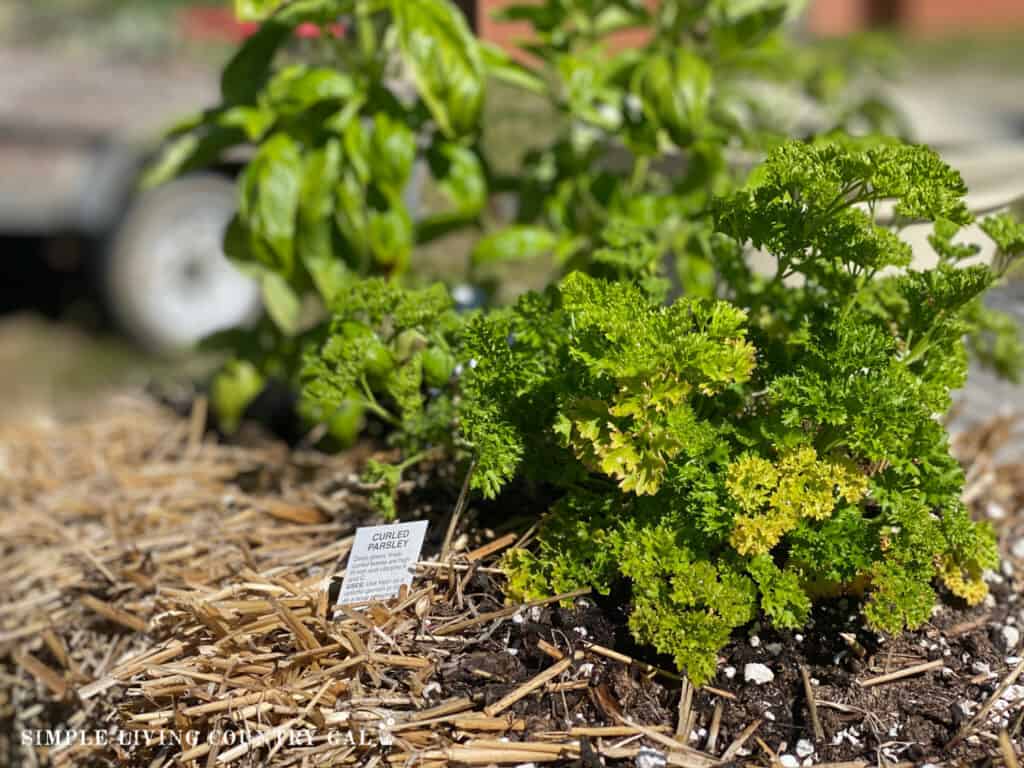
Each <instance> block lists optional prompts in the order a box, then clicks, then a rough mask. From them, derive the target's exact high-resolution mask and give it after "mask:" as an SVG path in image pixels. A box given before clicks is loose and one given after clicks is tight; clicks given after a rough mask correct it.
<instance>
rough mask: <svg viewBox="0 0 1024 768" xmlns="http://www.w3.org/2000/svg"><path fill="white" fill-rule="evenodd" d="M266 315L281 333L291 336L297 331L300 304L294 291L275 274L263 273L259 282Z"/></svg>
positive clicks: (300, 309)
mask: <svg viewBox="0 0 1024 768" xmlns="http://www.w3.org/2000/svg"><path fill="white" fill-rule="evenodd" d="M260 286H261V288H262V289H263V304H264V306H265V307H266V308H267V314H268V315H270V319H271V320H273V321H274V324H275V325H277V327H278V328H280V329H281V330H282V331H284V332H285V333H286V334H288V335H292V334H294V333H296V332H297V331H298V330H299V320H300V316H301V312H302V304H301V302H300V301H299V297H298V296H296V295H295V291H293V290H292V288H291V286H290V285H288V281H287V280H285V279H284V278H283V277H281V275H279V274H278V273H277V272H269V271H268V272H264V273H263V276H262V278H261V280H260Z"/></svg>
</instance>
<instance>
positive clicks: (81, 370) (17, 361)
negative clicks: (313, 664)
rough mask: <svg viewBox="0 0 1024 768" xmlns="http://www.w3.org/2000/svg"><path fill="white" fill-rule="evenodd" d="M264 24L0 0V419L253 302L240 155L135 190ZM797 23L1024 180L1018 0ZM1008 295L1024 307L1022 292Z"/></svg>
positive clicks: (982, 193) (1001, 182)
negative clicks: (226, 252) (890, 58)
mask: <svg viewBox="0 0 1024 768" xmlns="http://www.w3.org/2000/svg"><path fill="white" fill-rule="evenodd" d="M458 4H459V6H460V7H461V8H462V9H463V11H464V12H465V13H466V15H467V17H468V18H469V19H470V21H471V23H472V24H473V26H474V28H475V29H476V30H477V31H478V33H479V34H480V35H482V36H483V37H485V38H487V39H489V40H492V41H494V42H497V43H499V44H506V45H508V44H510V43H511V42H512V41H515V40H517V39H521V29H519V28H517V27H516V25H514V24H503V23H498V22H496V21H494V20H493V18H492V14H493V12H494V11H496V10H498V9H500V8H501V7H502V6H503V5H506V4H508V0H462V1H460V2H459V3H458ZM253 31H254V30H253V28H252V27H251V25H245V24H239V23H237V22H235V20H234V17H233V14H232V12H231V9H230V3H228V2H223V3H219V4H218V3H215V2H210V1H209V0H207V2H206V3H201V2H198V3H197V2H195V0H191V1H189V0H45V2H39V0H4V2H3V3H2V4H0V248H2V256H0V419H4V418H5V417H7V416H10V415H12V414H19V415H23V414H24V413H25V411H26V410H33V409H39V410H40V411H41V412H52V411H56V412H58V413H67V412H74V411H75V410H76V409H81V408H82V407H83V404H84V403H87V402H89V400H90V399H91V397H92V396H93V395H96V394H99V393H102V392H104V391H107V390H111V389H116V388H119V387H124V386H127V385H138V384H142V383H144V382H146V381H148V380H149V379H151V378H152V377H153V376H154V375H156V376H160V375H161V374H164V373H170V372H172V371H173V372H174V373H175V374H176V375H181V374H183V373H184V374H186V375H189V374H191V373H201V372H202V371H203V370H205V369H207V368H208V367H209V365H210V362H211V361H209V360H207V359H205V358H204V357H203V356H201V355H197V354H195V353H194V352H182V351H181V350H182V349H187V348H188V346H189V345H190V343H191V342H192V341H194V340H195V339H197V338H199V337H201V336H203V335H205V334H207V333H209V332H211V331H213V330H217V329H220V328H223V327H226V326H230V325H232V324H234V323H236V322H238V321H239V320H241V319H244V318H246V317H251V316H253V315H254V314H255V313H257V312H258V311H259V306H258V295H257V291H256V290H255V289H254V288H253V287H252V286H251V285H250V284H249V283H248V282H247V281H246V280H245V279H244V278H242V277H241V276H239V275H238V274H237V273H235V272H234V271H233V270H232V269H231V268H230V266H229V265H227V263H226V262H225V261H224V259H223V257H222V255H221V254H220V250H219V242H220V237H221V234H222V232H223V229H224V226H225V223H226V222H227V220H228V219H229V218H230V216H231V214H232V211H233V208H234V204H235V203H234V176H235V174H236V173H237V170H238V168H239V165H240V163H241V162H242V161H244V158H241V157H240V158H226V159H225V161H224V162H223V163H222V164H221V165H220V166H217V167H215V168H213V169H212V170H211V171H209V172H204V173H202V174H197V175H193V176H189V177H185V178H182V179H180V180H178V181H175V182H173V183H171V184H169V185H167V186H164V187H161V188H158V189H156V190H153V191H149V192H145V193H140V192H139V187H138V180H139V176H140V173H141V172H142V171H143V170H144V168H145V166H146V163H147V162H148V161H149V160H150V159H151V158H152V157H153V155H154V153H155V152H156V151H157V150H158V149H159V146H160V137H161V135H162V134H163V132H164V131H166V130H167V129H168V128H169V127H170V126H171V125H173V124H174V122H175V121H176V120H178V119H180V118H181V117H183V116H185V115H187V114H189V113H194V112H196V111H197V110H199V109H201V108H203V107H205V106H208V105H211V104H212V103H214V102H215V100H216V97H217V73H218V70H219V68H220V66H221V65H222V64H223V62H224V61H225V59H226V58H227V57H228V56H229V55H230V53H231V52H232V50H233V48H234V46H235V45H237V43H238V42H239V41H240V40H242V39H244V37H245V36H246V35H249V34H251V33H252V32H253ZM798 33H799V34H802V35H807V36H816V37H826V38H830V37H844V36H850V35H865V34H868V35H873V36H877V37H878V38H880V39H881V40H883V41H885V42H886V43H887V44H889V45H890V46H891V47H892V49H893V50H894V51H895V52H896V53H897V54H898V57H899V64H898V67H897V69H896V71H897V72H899V76H898V77H894V78H893V80H892V81H891V82H886V83H885V84H884V87H885V89H886V90H887V92H888V95H889V96H890V98H891V99H892V100H893V101H894V103H895V104H896V105H897V106H899V107H900V108H901V109H902V110H903V111H904V112H905V114H906V116H907V119H908V121H909V125H910V129H911V131H912V133H913V135H914V136H915V138H917V139H919V140H922V141H926V142H928V143H930V144H932V145H934V146H936V147H937V148H939V149H940V150H941V151H942V152H943V154H944V155H945V156H946V158H947V160H949V161H950V162H951V163H953V164H954V165H956V166H957V167H959V168H960V169H961V170H962V171H963V173H964V176H965V178H966V179H967V181H968V184H969V186H970V188H971V191H972V203H973V204H974V205H976V206H981V207H985V206H986V205H989V204H991V205H998V204H1001V203H1003V202H1006V201H1008V200H1010V199H1013V198H1015V197H1020V196H1022V195H1024V2H1022V1H1021V0H811V1H810V2H809V3H808V7H807V10H806V13H805V14H804V16H803V18H802V19H801V21H800V27H799V30H798ZM630 42H634V41H631V40H629V39H628V38H627V39H624V41H623V44H630ZM495 94H496V95H495V96H494V98H491V100H490V103H489V104H488V110H490V111H491V112H492V113H494V116H495V117H498V118H500V119H498V120H489V121H487V124H488V125H491V126H493V128H491V129H490V130H493V131H495V132H497V133H499V134H500V135H498V136H496V137H495V138H496V139H497V140H498V141H499V142H506V141H507V142H508V145H509V146H523V147H528V146H529V145H530V144H531V143H536V142H538V141H539V140H542V138H543V137H541V136H539V135H538V134H539V133H542V132H543V129H542V128H539V126H543V124H544V116H543V115H542V114H538V112H537V110H538V109H541V107H540V105H531V104H529V103H523V101H522V99H518V100H516V101H512V100H511V99H503V98H502V92H501V90H500V89H499V90H497V91H496V92H495ZM428 258H429V255H428ZM440 268H441V269H443V262H442V266H441V267H440ZM994 301H996V302H1000V303H1002V304H1003V305H1004V306H1005V307H1006V308H1009V309H1012V310H1013V311H1014V312H1015V313H1016V314H1017V315H1018V317H1021V318H1024V291H1018V290H1016V289H1015V287H1014V286H1011V287H1010V288H1009V289H1003V290H1002V291H1001V292H1000V293H998V294H997V295H996V296H995V298H994ZM171 350H174V351H175V352H174V353H173V354H171V353H170V351H171ZM972 386H975V387H976V391H977V393H978V394H977V395H976V397H975V398H974V400H975V401H977V403H980V405H977V407H978V408H981V409H982V410H985V409H986V408H987V407H988V406H989V405H991V407H992V408H995V407H997V406H998V405H999V404H1002V403H1006V402H1010V401H1015V400H1020V398H1021V392H1020V391H1019V389H1013V388H1011V387H1010V385H1008V384H1005V383H999V382H997V381H995V380H994V379H990V378H987V377H985V376H984V375H981V376H980V377H977V378H976V383H975V384H973V385H972Z"/></svg>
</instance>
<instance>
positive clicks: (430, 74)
mask: <svg viewBox="0 0 1024 768" xmlns="http://www.w3.org/2000/svg"><path fill="white" fill-rule="evenodd" d="M392 13H393V14H394V20H395V25H396V27H397V29H398V44H399V46H400V47H401V50H402V54H403V56H404V58H405V60H406V63H407V65H408V66H409V68H410V70H411V71H412V75H413V79H415V81H416V85H417V86H418V87H419V91H420V95H421V96H422V97H423V101H424V102H425V103H426V105H427V108H428V109H429V110H430V113H431V115H432V116H433V118H434V120H435V121H437V124H438V127H440V129H441V131H442V132H443V133H444V134H445V135H446V136H448V137H450V138H454V137H456V136H461V135H464V134H467V133H470V132H471V131H473V130H474V129H475V128H476V126H477V122H478V120H479V117H480V112H481V109H482V108H483V101H484V67H483V58H482V56H481V54H480V48H479V47H478V44H477V41H476V38H475V37H474V36H473V33H472V32H471V31H470V30H469V27H468V26H466V20H465V19H464V18H463V17H462V14H461V12H460V11H459V10H458V8H456V7H455V5H454V4H451V3H447V2H444V1H443V0H416V1H415V2H409V0H393V3H392Z"/></svg>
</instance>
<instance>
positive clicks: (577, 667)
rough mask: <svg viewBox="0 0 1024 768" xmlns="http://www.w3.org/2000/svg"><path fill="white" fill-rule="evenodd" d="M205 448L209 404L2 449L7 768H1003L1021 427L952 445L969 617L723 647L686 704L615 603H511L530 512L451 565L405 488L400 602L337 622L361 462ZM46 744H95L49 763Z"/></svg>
mask: <svg viewBox="0 0 1024 768" xmlns="http://www.w3.org/2000/svg"><path fill="white" fill-rule="evenodd" d="M204 423H205V415H204V410H203V406H202V404H201V401H200V402H198V403H197V404H196V405H195V406H193V407H192V408H191V411H190V412H189V413H188V414H186V415H185V416H182V415H179V414H175V413H173V412H172V411H171V410H169V409H167V408H163V407H160V406H157V405H155V404H154V403H153V402H152V401H151V400H148V399H144V398H131V399H121V400H118V401H114V402H113V403H112V404H111V405H110V406H109V407H107V408H105V409H100V410H97V411H96V412H95V413H93V414H92V415H91V416H90V417H89V418H88V419H86V420H84V421H81V422H78V423H75V424H59V423H54V422H37V423H31V424H21V425H12V426H8V427H3V428H0V572H2V573H3V574H5V576H4V579H3V581H2V583H0V765H11V766H20V765H59V766H77V765H139V766H141V765H151V766H170V765H187V766H219V765H239V766H257V765H272V766H290V765H295V766H300V765H302V766H305V765H309V766H313V765H359V766H367V768H374V766H385V765H400V766H412V765H417V766H428V767H433V766H438V767H440V766H445V765H449V764H462V765H492V764H493V765H505V764H507V765H512V764H515V765H519V764H523V765H528V764H540V763H553V764H565V765H573V766H581V767H583V768H597V767H598V766H601V765H609V766H610V765H631V764H635V765H636V766H638V768H660V767H661V766H664V765H673V766H682V767H683V768H690V767H693V768H705V767H709V766H714V765H757V766H780V765H781V766H786V768H789V767H790V766H797V765H828V764H831V765H833V766H835V765H843V766H849V767H850V768H853V766H866V765H880V766H881V765H886V766H892V765H906V766H910V765H924V764H927V763H932V764H942V765H972V766H973V765H1002V764H1011V765H1016V758H1014V757H1013V756H1012V752H1014V751H1019V750H1020V745H1021V743H1022V734H1021V723H1022V719H1024V678H1021V679H1020V680H1018V675H1019V674H1020V673H1021V671H1022V669H1024V662H1022V661H1021V659H1020V658H1019V657H1018V656H1017V654H1018V653H1020V652H1021V651H1020V643H1021V630H1024V613H1022V610H1021V609H1022V602H1021V600H1020V595H1021V593H1022V591H1024V585H1022V583H1021V581H1022V580H1021V579H1018V578H1015V571H1014V567H1015V565H1017V564H1020V563H1021V555H1024V551H1021V549H1022V548H1021V547H1020V546H1019V545H1018V546H1016V547H1015V546H1014V544H1015V543H1016V542H1017V541H1018V540H1019V539H1018V536H1019V533H1020V531H1021V529H1022V528H1024V519H1022V518H1021V516H1020V513H1018V510H1020V509H1021V507H1022V505H1024V465H1018V464H1015V463H1012V462H1011V461H1007V460H1005V457H1000V448H1001V446H1003V445H1005V444H1006V443H1007V439H1008V438H1009V436H1010V434H1011V432H1012V429H1013V427H1014V422H1013V421H1012V420H1008V419H1002V420H1000V421H998V422H993V423H992V424H990V425H987V426H986V427H984V428H982V429H979V430H976V431H975V432H972V433H970V434H967V435H964V436H963V437H962V438H960V440H959V441H958V443H957V450H958V452H959V454H960V455H961V457H962V459H963V460H964V462H965V464H966V466H967V467H968V487H967V490H966V492H965V496H966V498H967V500H968V501H969V502H970V504H971V505H972V508H973V509H974V510H975V512H976V513H977V514H978V515H980V516H985V517H987V518H989V519H990V520H992V521H993V523H994V524H995V525H996V526H997V528H998V530H999V532H1000V537H1001V541H1002V544H1003V549H1004V554H1005V555H1006V560H1005V564H1004V566H1003V570H1002V572H1001V573H999V574H991V575H990V576H989V582H990V586H991V596H990V597H989V598H988V599H987V600H986V602H985V603H984V604H983V605H980V606H978V607H976V608H973V609H965V608H964V607H963V606H959V605H956V604H954V603H953V602H950V601H946V602H944V603H943V604H942V606H941V607H940V608H938V609H937V610H936V612H935V613H934V615H933V617H932V619H931V621H930V622H929V623H928V624H927V625H926V626H925V627H924V628H922V629H920V630H918V631H916V632H910V633H906V634H904V635H902V636H899V637H895V638H882V637H879V636H877V635H876V634H874V633H873V632H870V631H868V630H866V629H865V628H864V626H863V624H862V622H861V620H860V618H859V614H858V607H857V604H856V600H855V599H853V598H840V599H836V600H833V601H831V602H829V603H826V604H824V605H821V606H820V607H819V608H818V609H816V611H815V613H814V615H813V620H812V622H811V623H810V624H809V626H807V627H806V628H805V629H804V630H802V631H801V632H799V633H795V632H784V633H780V632H776V631H774V630H772V629H770V628H762V627H757V626H755V627H752V628H750V629H749V630H748V631H747V632H746V633H744V634H743V635H742V636H739V637H736V638H735V639H734V640H733V642H732V643H730V644H729V646H728V647H726V648H725V649H724V650H723V652H722V654H721V663H720V665H719V672H718V674H717V676H716V678H715V679H714V680H712V681H711V683H710V684H709V685H706V686H704V687H702V688H699V689H693V688H692V687H691V686H690V685H689V684H688V683H687V682H686V681H685V680H683V679H681V678H680V677H679V676H677V675H676V674H674V673H673V671H672V670H673V667H672V664H671V662H670V660H668V659H664V658H660V657H658V656H656V655H653V654H651V653H650V652H649V651H648V650H647V649H644V648H639V647H636V646H635V645H634V644H633V643H632V641H631V640H630V638H629V633H628V629H627V627H626V626H625V615H626V613H625V611H626V609H627V608H628V606H625V605H623V604H622V601H621V600H618V599H616V598H610V597H609V598H606V597H601V596H595V595H570V596H566V597H565V599H564V600H563V601H561V602H558V601H553V600H552V601H539V602H537V603H533V604H527V605H507V604H506V602H505V600H504V596H503V594H502V585H503V576H502V575H501V573H500V570H499V568H498V567H497V565H498V560H499V559H500V556H501V554H502V552H503V550H504V549H505V548H507V547H509V546H511V545H513V544H514V543H516V542H517V541H518V540H519V536H520V531H522V530H525V528H526V527H527V526H528V523H526V524H525V525H521V524H520V523H521V522H523V521H527V520H528V519H529V514H528V513H529V512H530V510H529V509H527V508H525V506H523V505H525V504H526V500H525V498H524V499H522V500H521V501H522V504H520V501H519V500H516V501H515V502H512V503H509V504H508V505H507V507H505V508H504V509H503V510H501V511H500V513H496V510H494V509H489V508H487V507H485V506H481V505H477V504H474V503H471V504H470V505H469V506H468V507H467V508H466V509H465V512H464V514H462V515H461V516H460V517H459V522H460V524H459V527H458V528H457V530H456V531H455V534H456V535H455V537H454V544H453V545H452V546H451V547H450V549H449V551H448V552H447V553H445V556H444V557H441V556H440V555H441V548H442V540H443V538H444V535H445V531H446V528H447V525H448V520H449V517H450V515H451V512H452V510H453V508H454V507H455V506H456V504H455V501H456V497H457V491H458V484H459V483H458V481H459V478H458V477H455V476H454V475H455V472H454V471H453V470H452V468H451V467H441V468H437V469H436V470H435V471H433V472H430V473H425V474H424V475H423V476H421V477H418V478H414V479H413V480H412V481H411V482H410V483H409V484H408V487H406V488H405V489H404V493H403V499H402V501H403V508H404V516H410V517H417V516H418V517H424V518H426V519H428V520H430V521H431V526H430V531H429V533H428V540H427V545H426V548H425V551H424V558H425V560H424V562H422V563H421V565H420V566H419V567H418V575H417V578H416V580H415V581H414V582H413V585H412V589H411V590H409V591H408V592H407V593H404V594H403V596H401V597H399V598H397V599H395V600H392V601H389V602H388V603H386V604H375V605H373V606H370V607H368V608H367V609H366V610H362V611H357V610H353V609H351V608H339V607H335V606H333V605H332V601H331V599H330V596H331V594H332V590H333V589H336V581H337V580H336V575H337V574H338V573H339V572H340V571H342V570H343V568H344V563H345V558H346V556H347V554H348V551H349V548H350V547H351V542H352V534H353V531H354V530H355V528H356V527H357V526H359V525H363V524H367V523H373V522H376V520H375V518H374V517H373V515H372V513H371V512H370V511H369V508H368V506H367V503H366V496H367V492H368V490H369V489H367V488H366V487H365V486H363V485H361V484H360V482H359V480H358V474H357V472H358V469H359V467H360V465H361V463H362V461H363V460H364V459H365V458H366V456H367V455H368V454H369V453H370V452H371V449H370V448H369V447H365V446H364V447H363V448H361V449H357V450H354V451H350V452H348V453H346V454H342V455H338V456H327V455H323V454H320V453H316V452H313V451H306V450H295V449H288V448H287V447H286V446H284V445H283V444H281V443H278V442H274V441H272V440H269V439H266V438H264V437H262V436H255V437H253V436H251V435H250V436H243V437H242V438H241V439H240V441H236V442H235V443H233V444H224V443H223V442H218V441H217V440H216V439H215V437H214V436H212V435H211V434H209V433H207V432H206V431H205V430H204ZM519 514H521V515H522V517H521V519H520V518H517V515H519ZM1018 683H1020V684H1018ZM58 728H59V729H77V732H78V733H79V734H81V733H82V732H83V731H86V732H88V733H89V734H95V732H96V731H97V730H100V731H103V732H105V733H106V734H107V737H105V738H106V740H107V742H108V743H106V744H104V743H100V742H101V741H102V739H99V738H97V737H95V736H94V735H93V736H91V737H79V738H78V740H76V741H73V743H70V744H62V745H59V746H53V745H52V744H47V743H43V742H45V740H46V738H47V737H46V736H45V734H48V733H52V729H58ZM296 732H298V733H299V734H300V735H299V737H298V741H297V742H296V741H295V739H294V737H293V736H292V735H293V734H294V733H296ZM125 734H128V735H130V736H131V738H125ZM169 734H170V735H169ZM217 734H231V738H230V739H228V738H227V737H226V736H221V737H220V740H218V738H215V736H216V735H217ZM175 735H176V737H177V739H178V741H177V742H176V741H175ZM183 744H184V745H183Z"/></svg>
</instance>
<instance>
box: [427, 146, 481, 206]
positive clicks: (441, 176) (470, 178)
mask: <svg viewBox="0 0 1024 768" xmlns="http://www.w3.org/2000/svg"><path fill="white" fill-rule="evenodd" d="M427 162H428V163H429V164H430V173H431V175H433V177H434V180H435V181H436V182H437V185H438V187H439V188H440V189H441V191H442V192H443V193H444V196H445V197H446V198H448V200H449V201H450V202H451V203H452V205H453V206H454V208H455V213H457V214H459V215H460V216H462V217H473V216H476V215H477V214H478V213H480V211H481V210H482V209H483V207H484V203H485V202H486V201H487V180H486V178H485V177H484V169H483V164H482V163H481V162H480V158H479V156H478V155H477V154H476V153H475V152H473V150H471V149H469V148H467V147H464V146H462V145H461V144H455V143H452V142H449V141H440V142H435V143H434V144H433V145H432V146H431V147H430V150H429V152H428V153H427Z"/></svg>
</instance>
